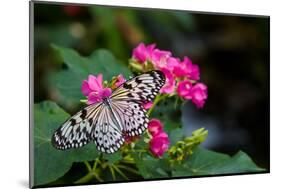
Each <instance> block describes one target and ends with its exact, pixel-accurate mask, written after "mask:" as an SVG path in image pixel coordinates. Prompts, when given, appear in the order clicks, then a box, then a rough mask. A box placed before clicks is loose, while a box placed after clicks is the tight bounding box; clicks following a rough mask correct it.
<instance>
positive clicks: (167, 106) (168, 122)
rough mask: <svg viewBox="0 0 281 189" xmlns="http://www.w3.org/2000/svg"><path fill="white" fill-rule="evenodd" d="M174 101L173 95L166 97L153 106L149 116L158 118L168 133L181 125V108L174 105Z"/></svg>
mask: <svg viewBox="0 0 281 189" xmlns="http://www.w3.org/2000/svg"><path fill="white" fill-rule="evenodd" d="M175 102H176V98H175V97H166V98H165V99H164V100H162V101H160V102H159V103H158V104H157V105H156V106H155V108H154V109H153V112H152V114H151V116H150V117H151V118H158V119H160V120H161V122H162V123H163V124H164V130H165V131H166V132H168V133H169V132H170V131H172V130H174V129H178V128H180V127H181V109H180V106H179V107H175Z"/></svg>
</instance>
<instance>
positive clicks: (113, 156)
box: [103, 151, 122, 164]
mask: <svg viewBox="0 0 281 189" xmlns="http://www.w3.org/2000/svg"><path fill="white" fill-rule="evenodd" d="M103 157H104V158H105V159H106V160H107V161H108V162H109V163H110V164H113V163H115V162H117V161H119V160H121V159H122V154H121V152H120V151H117V152H115V153H113V154H104V155H103Z"/></svg>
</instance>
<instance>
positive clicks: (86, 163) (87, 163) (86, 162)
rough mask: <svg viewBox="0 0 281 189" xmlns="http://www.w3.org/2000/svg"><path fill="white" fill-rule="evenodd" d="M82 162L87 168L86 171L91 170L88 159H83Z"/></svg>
mask: <svg viewBox="0 0 281 189" xmlns="http://www.w3.org/2000/svg"><path fill="white" fill-rule="evenodd" d="M84 164H85V165H86V167H87V169H88V172H91V171H92V169H91V165H90V163H89V162H88V161H84Z"/></svg>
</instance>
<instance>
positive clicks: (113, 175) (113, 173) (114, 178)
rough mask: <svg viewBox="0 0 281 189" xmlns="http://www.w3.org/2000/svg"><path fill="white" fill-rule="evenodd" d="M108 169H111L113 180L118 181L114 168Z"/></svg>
mask: <svg viewBox="0 0 281 189" xmlns="http://www.w3.org/2000/svg"><path fill="white" fill-rule="evenodd" d="M108 168H109V170H110V172H111V175H112V179H113V180H116V176H115V172H114V169H113V168H112V166H110V165H109V166H108Z"/></svg>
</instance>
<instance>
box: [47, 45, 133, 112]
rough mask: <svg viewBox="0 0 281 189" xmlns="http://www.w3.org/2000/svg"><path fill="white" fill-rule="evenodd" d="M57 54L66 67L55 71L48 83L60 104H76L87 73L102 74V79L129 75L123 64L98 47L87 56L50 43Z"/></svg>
mask: <svg viewBox="0 0 281 189" xmlns="http://www.w3.org/2000/svg"><path fill="white" fill-rule="evenodd" d="M52 48H53V49H54V50H55V52H56V53H57V54H58V57H59V59H60V61H61V63H64V64H65V65H66V66H67V68H66V69H62V70H60V71H59V72H58V73H55V74H54V75H53V76H52V77H51V79H50V84H51V86H52V87H53V88H55V89H57V91H58V96H59V99H58V101H59V102H60V104H63V105H68V106H70V107H71V105H75V104H76V105H77V104H78V103H79V100H80V99H82V98H85V97H83V95H82V92H81V86H82V81H83V80H85V79H87V78H88V75H89V74H92V75H98V74H102V75H103V79H104V80H107V81H110V80H111V79H112V77H113V76H117V75H119V74H122V75H123V76H124V77H127V78H128V77H129V76H130V75H131V72H130V70H129V69H128V68H127V67H126V65H125V64H123V63H121V62H120V61H118V60H117V59H116V58H115V57H114V56H113V55H112V54H111V53H110V52H109V51H107V50H104V49H99V50H96V51H94V52H93V53H92V54H91V55H90V56H89V57H83V56H80V55H79V54H78V53H77V52H76V51H74V50H72V49H69V48H65V47H60V46H57V45H52Z"/></svg>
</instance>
